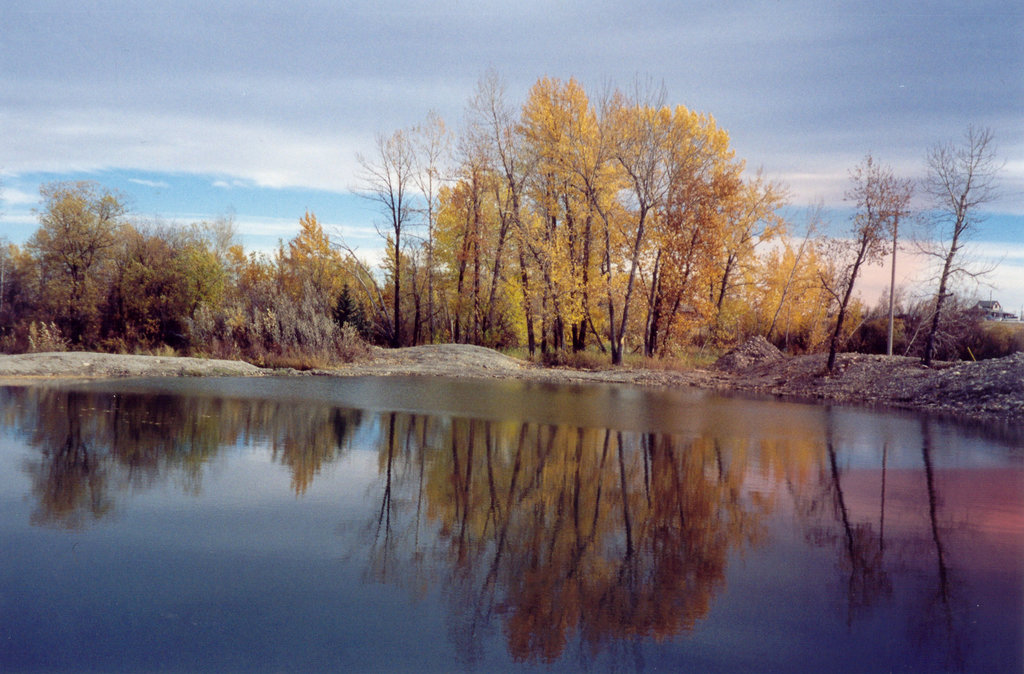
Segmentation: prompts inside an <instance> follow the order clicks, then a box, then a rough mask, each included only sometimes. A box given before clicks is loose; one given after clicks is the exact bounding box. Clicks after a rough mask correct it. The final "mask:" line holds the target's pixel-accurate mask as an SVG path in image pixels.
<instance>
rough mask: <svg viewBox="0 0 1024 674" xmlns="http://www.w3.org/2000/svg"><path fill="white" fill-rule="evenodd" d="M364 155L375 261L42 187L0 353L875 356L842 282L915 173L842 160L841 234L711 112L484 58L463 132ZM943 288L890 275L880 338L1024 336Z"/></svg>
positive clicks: (9, 262)
mask: <svg viewBox="0 0 1024 674" xmlns="http://www.w3.org/2000/svg"><path fill="white" fill-rule="evenodd" d="M981 149H982V150H984V151H985V152H988V150H989V148H988V144H987V141H986V143H985V145H984V147H982V148H981ZM359 161H360V164H361V166H362V167H363V171H364V174H363V184H362V187H363V189H364V193H365V195H366V196H367V197H368V198H370V199H372V200H373V201H374V202H375V203H376V204H377V205H378V206H379V207H380V212H381V214H382V216H383V219H382V221H381V223H380V224H379V226H378V231H379V233H380V235H381V237H382V238H383V240H384V241H385V242H386V248H385V250H386V253H385V255H384V258H383V260H381V261H379V263H377V262H374V261H368V260H366V259H363V258H360V257H359V256H358V255H357V254H356V252H355V251H354V250H353V249H352V248H351V247H349V246H348V244H347V243H346V242H345V241H344V239H343V238H341V237H339V236H332V235H331V233H330V232H329V231H326V230H325V228H324V227H323V226H322V224H321V223H320V222H319V221H318V219H317V217H316V215H315V214H314V213H312V212H307V213H305V214H303V215H302V216H301V218H300V219H299V222H298V224H299V231H298V234H296V236H295V237H294V238H293V239H291V240H289V241H287V242H285V241H282V242H281V243H280V245H279V247H278V249H277V251H275V252H274V253H273V254H271V255H266V254H261V253H257V252H254V251H246V250H245V249H244V248H243V247H242V246H241V245H239V244H238V242H237V239H236V235H235V234H236V233H235V228H234V224H233V222H232V220H231V219H230V218H222V219H219V220H216V221H212V222H200V223H195V224H193V225H191V226H188V227H181V226H176V225H175V226H171V225H167V224H161V223H159V222H147V221H145V220H143V219H141V218H136V217H133V216H132V215H131V214H130V213H128V212H127V211H126V208H125V203H126V199H125V197H124V196H122V195H119V194H115V193H113V192H111V191H109V190H107V189H105V188H104V187H102V186H100V185H97V184H94V183H55V184H50V185H45V186H43V188H42V190H41V206H40V209H39V222H40V227H39V229H38V231H37V232H36V233H35V234H34V235H33V236H32V237H31V239H30V240H29V241H28V242H27V243H26V244H25V245H24V246H16V245H8V246H6V247H4V248H3V250H0V319H2V323H0V325H2V334H0V349H2V350H3V351H5V352H9V353H10V352H24V351H47V350H61V349H90V350H100V351H111V352H121V353H168V352H173V353H181V354H189V355H205V356H212V357H218V358H240V359H245V360H249V361H251V362H254V363H257V364H260V365H274V366H290V367H297V368H316V367H327V366H329V365H331V364H332V363H336V362H339V361H350V360H353V359H356V358H358V357H359V356H360V355H361V354H364V353H366V350H367V348H368V346H367V345H368V344H370V343H377V344H381V345H389V346H393V347H397V346H411V345H418V344H430V343H447V342H451V343H468V344H477V345H483V346H489V347H494V348H499V349H506V350H509V349H519V350H521V351H522V352H524V353H525V354H526V355H528V356H529V357H531V358H533V359H535V360H537V361H539V362H543V363H546V364H577V365H580V364H582V365H588V364H593V363H595V362H603V363H609V362H610V363H611V364H613V365H618V364H622V363H623V362H624V361H626V362H629V361H632V362H635V359H636V358H643V359H645V362H650V359H654V358H657V359H662V360H666V361H670V360H672V359H674V358H680V357H684V358H692V357H693V356H692V354H694V353H697V354H699V355H698V356H696V358H697V359H698V360H702V359H704V360H706V359H707V356H706V354H708V353H717V352H720V351H721V350H722V349H724V348H725V347H728V346H730V345H733V344H736V343H738V342H741V341H743V340H745V339H746V338H748V337H750V336H755V335H760V336H764V337H765V338H767V339H768V340H769V341H771V342H772V343H774V344H775V345H777V346H779V347H780V348H783V349H784V350H786V351H788V352H791V353H807V352H816V351H821V350H824V349H828V348H829V347H832V349H833V350H837V349H838V350H841V349H842V348H851V347H852V348H857V349H862V350H865V351H869V352H877V351H878V350H879V349H881V352H882V353H884V352H885V349H884V341H883V344H882V345H881V346H880V343H879V330H880V326H879V322H880V321H882V320H883V314H882V313H881V312H882V310H881V308H879V309H872V308H870V307H868V306H866V305H865V304H864V303H863V302H862V301H861V300H859V299H858V298H857V297H856V296H854V295H852V292H851V291H852V286H853V283H854V281H855V280H856V278H857V271H858V269H860V267H861V265H862V264H864V263H865V262H867V261H869V260H878V259H881V258H883V257H884V256H886V255H888V254H890V253H891V251H892V245H893V243H892V242H895V240H896V239H895V234H896V231H895V230H896V224H897V222H898V221H899V219H900V218H905V217H906V215H907V209H908V204H909V198H910V192H911V185H910V183H909V181H906V180H900V179H897V178H896V177H895V176H893V175H892V172H891V170H889V169H887V168H885V167H881V166H880V165H879V164H877V162H875V161H874V159H873V158H872V157H870V156H868V157H866V159H865V162H864V163H863V164H862V165H861V166H859V167H856V168H855V169H853V170H851V179H852V182H853V185H854V187H853V188H851V191H850V194H849V196H850V201H851V202H852V203H853V204H854V206H855V210H856V215H855V216H854V219H853V225H854V230H855V232H860V233H861V234H863V236H865V237H868V238H862V240H861V241H860V244H861V245H860V246H859V247H858V246H856V245H854V246H852V247H851V245H850V242H849V241H845V242H844V241H843V240H842V239H836V238H829V237H826V236H824V235H823V234H822V233H821V232H820V231H819V230H818V228H817V227H816V226H815V223H816V222H818V223H819V226H820V218H821V216H819V218H818V220H816V219H815V218H811V219H810V223H811V225H810V226H808V227H807V228H806V230H803V231H801V232H800V233H797V232H795V231H794V226H793V224H792V223H790V222H788V221H787V220H786V218H785V217H784V216H783V212H784V211H783V207H784V206H785V205H786V204H787V196H786V190H785V188H784V187H783V186H782V185H779V184H776V183H773V182H771V181H769V180H767V179H766V178H765V177H764V176H763V175H761V174H760V173H757V172H751V171H749V170H748V169H747V168H746V167H745V165H744V162H743V161H742V159H740V158H738V157H736V155H735V152H734V150H733V149H732V148H731V146H730V141H729V136H728V134H727V133H726V131H725V130H723V129H721V128H720V127H719V126H718V125H717V124H716V122H715V120H714V119H713V118H712V117H711V116H710V115H707V114H701V113H697V112H694V111H691V110H689V109H687V108H685V107H684V106H669V105H667V104H666V103H665V102H664V95H663V93H662V92H661V91H660V90H659V89H658V88H657V87H654V86H646V85H642V84H640V85H637V86H635V87H634V89H633V90H632V91H630V92H628V93H626V92H622V91H612V92H609V93H605V94H602V95H601V96H599V97H596V98H592V97H590V96H588V94H587V93H586V92H585V91H584V90H583V88H582V87H581V86H580V85H579V84H578V83H577V82H575V81H574V80H569V81H559V80H556V79H548V78H544V79H541V80H539V81H538V82H537V83H536V84H535V85H534V86H533V88H532V89H531V90H530V92H529V94H528V96H527V100H526V101H525V103H523V104H522V105H521V106H516V105H514V104H513V103H512V102H510V101H509V100H508V99H507V97H506V94H505V91H504V88H503V86H502V83H501V81H500V79H499V78H498V77H497V76H496V75H493V74H491V75H487V76H485V77H484V78H483V79H482V80H481V82H480V84H479V86H478V89H477V91H476V93H475V95H474V96H473V97H472V99H471V100H470V101H469V104H468V106H467V113H466V121H465V123H464V125H463V127H462V128H461V130H460V131H459V132H458V133H455V132H453V131H451V130H450V129H449V128H448V127H447V126H446V125H445V123H444V122H443V121H442V120H440V119H439V118H437V117H434V116H431V117H430V118H429V119H428V120H427V121H426V122H425V123H424V124H422V125H418V126H416V127H414V128H410V129H403V130H399V131H396V132H394V133H393V134H390V135H381V136H380V137H379V138H378V140H377V144H376V148H375V152H374V153H373V154H372V155H370V156H365V157H360V158H359ZM953 168H955V167H953ZM985 170H989V169H988V168H987V167H986V169H985ZM972 222H973V221H972ZM858 236H860V234H858ZM890 239H891V241H890ZM887 242H889V243H887ZM958 245H960V244H958V243H957V240H956V239H954V240H953V243H952V247H951V248H949V249H948V250H952V251H953V252H955V251H956V250H957V246H958ZM949 255H952V253H949ZM947 266H948V265H947ZM944 278H945V277H944ZM944 283H945V281H944ZM938 297H939V301H938V302H936V300H935V298H934V297H933V298H932V299H925V300H922V301H918V302H917V303H909V302H906V301H904V302H900V301H899V300H900V299H902V297H901V295H900V293H899V292H898V293H897V297H896V298H895V299H896V300H897V301H896V302H895V303H894V308H893V310H892V313H891V315H892V316H893V321H892V324H893V333H894V349H895V351H894V353H897V354H902V355H922V354H924V353H928V354H930V355H934V357H936V358H960V357H967V355H968V354H970V355H972V356H977V357H983V356H999V355H1005V353H1008V352H1012V351H1013V350H1019V349H1020V348H1021V341H1022V338H1021V336H1020V333H1019V332H1017V333H1014V334H1011V333H1013V331H1009V332H1007V334H1003V332H1006V331H995V332H993V331H990V330H987V329H985V328H984V327H982V326H981V323H980V322H979V320H980V319H978V318H976V317H974V316H973V315H972V314H971V312H970V308H969V306H967V305H966V304H965V303H964V302H963V300H962V299H961V298H956V297H953V296H952V295H951V294H950V293H949V291H948V290H947V289H946V286H945V285H943V286H942V288H941V290H940V293H939V295H938ZM937 308H938V309H941V315H940V312H939V311H937ZM888 312H889V309H886V314H885V318H886V320H885V325H886V328H888V325H889V321H888V320H887V318H888V315H889V313H888ZM997 333H998V334H997ZM972 349H973V351H972ZM688 354H690V355H688ZM833 360H834V358H833Z"/></svg>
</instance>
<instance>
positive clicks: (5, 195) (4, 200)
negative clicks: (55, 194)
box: [0, 187, 39, 206]
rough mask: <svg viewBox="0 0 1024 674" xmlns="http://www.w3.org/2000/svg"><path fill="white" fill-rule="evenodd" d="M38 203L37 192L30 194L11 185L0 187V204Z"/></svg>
mask: <svg viewBox="0 0 1024 674" xmlns="http://www.w3.org/2000/svg"><path fill="white" fill-rule="evenodd" d="M38 203H39V193H38V192H37V193H35V194H31V193H29V192H26V191H24V190H20V189H17V188H12V187H3V188H0V206H3V205H8V206H29V205H31V206H35V205H36V204H38Z"/></svg>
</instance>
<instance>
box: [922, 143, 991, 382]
mask: <svg viewBox="0 0 1024 674" xmlns="http://www.w3.org/2000/svg"><path fill="white" fill-rule="evenodd" d="M926 161H927V164H928V174H927V177H926V178H925V184H924V189H925V192H927V193H928V194H929V195H930V196H931V197H932V210H931V212H930V215H931V216H932V217H933V218H934V221H935V222H936V223H937V225H938V227H939V228H940V233H939V242H938V243H937V244H936V245H935V246H933V247H929V248H926V250H925V252H927V253H928V254H929V255H931V256H933V257H935V258H937V259H939V260H940V261H941V262H942V271H941V272H940V273H939V289H938V292H937V293H936V295H935V312H934V313H933V314H932V322H931V328H930V329H929V331H928V337H927V339H926V340H925V347H924V357H923V358H922V360H923V362H924V364H925V365H931V363H932V358H933V356H934V353H935V341H936V336H937V335H938V333H939V325H940V323H941V321H942V312H943V309H944V307H945V303H946V300H947V298H948V297H949V296H950V293H949V290H948V287H949V283H950V281H952V280H953V279H955V278H956V277H958V276H972V277H973V276H978V275H979V274H981V273H984V272H983V271H979V270H976V269H973V270H972V269H970V268H968V267H967V266H965V265H963V264H961V263H960V256H959V255H958V254H959V253H960V251H961V249H962V248H963V247H964V243H965V242H966V240H967V239H968V238H969V237H970V235H971V234H972V233H973V232H974V231H975V230H976V229H977V228H978V226H979V225H980V224H981V222H982V221H983V220H984V218H983V217H982V214H981V209H982V207H983V206H984V205H985V204H987V203H989V202H991V201H993V200H994V199H995V198H996V197H997V196H998V190H997V187H996V175H997V174H998V173H999V170H1000V169H1001V168H1002V164H1001V163H1000V162H998V161H997V160H996V155H995V149H994V148H993V147H992V131H991V130H990V129H976V128H974V127H973V126H972V127H969V128H968V129H967V133H966V134H965V135H964V141H963V143H962V144H961V145H953V144H952V143H946V144H942V145H936V146H935V147H933V148H932V149H931V150H929V152H928V156H927V159H926Z"/></svg>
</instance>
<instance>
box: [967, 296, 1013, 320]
mask: <svg viewBox="0 0 1024 674" xmlns="http://www.w3.org/2000/svg"><path fill="white" fill-rule="evenodd" d="M971 311H973V312H974V313H976V314H978V315H979V316H981V320H983V321H1019V320H1021V317H1020V316H1017V315H1016V314H1011V313H1008V312H1005V311H1003V306H1002V305H1001V304H999V302H997V301H996V300H982V301H980V302H978V303H977V304H975V305H974V306H973V307H972V308H971Z"/></svg>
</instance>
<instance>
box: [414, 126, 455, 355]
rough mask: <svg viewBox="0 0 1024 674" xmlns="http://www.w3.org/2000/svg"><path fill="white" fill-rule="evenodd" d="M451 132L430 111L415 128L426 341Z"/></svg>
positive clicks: (431, 331)
mask: <svg viewBox="0 0 1024 674" xmlns="http://www.w3.org/2000/svg"><path fill="white" fill-rule="evenodd" d="M450 135H451V134H450V133H449V131H448V129H447V127H446V126H445V123H444V120H443V119H441V117H440V116H439V115H438V114H437V113H435V112H431V113H430V114H429V115H428V116H427V121H425V122H424V123H423V124H420V125H419V126H417V127H415V128H414V129H413V148H414V156H415V167H416V170H415V172H414V176H415V178H414V179H415V183H416V187H417V188H418V189H419V192H420V193H421V194H422V197H423V207H422V209H421V210H422V212H423V215H424V218H425V222H424V224H425V225H426V228H427V239H426V242H425V244H426V258H427V259H426V267H427V270H426V271H427V273H426V276H427V278H426V282H427V341H428V342H430V343H433V341H434V327H435V320H436V310H435V307H434V272H435V268H434V267H435V262H434V234H435V228H436V225H437V211H438V199H439V197H440V189H441V185H442V184H443V183H444V181H445V180H446V179H447V178H448V172H449V169H448V155H449V137H450Z"/></svg>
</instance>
